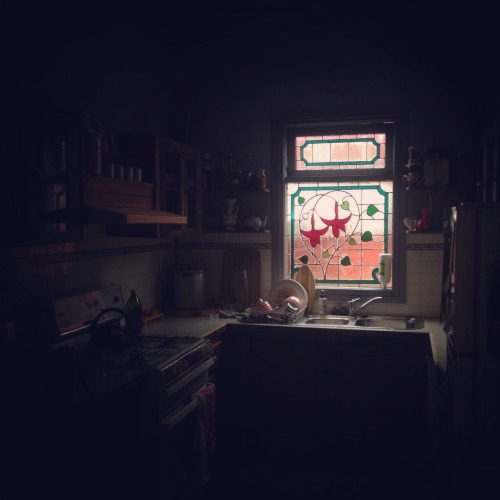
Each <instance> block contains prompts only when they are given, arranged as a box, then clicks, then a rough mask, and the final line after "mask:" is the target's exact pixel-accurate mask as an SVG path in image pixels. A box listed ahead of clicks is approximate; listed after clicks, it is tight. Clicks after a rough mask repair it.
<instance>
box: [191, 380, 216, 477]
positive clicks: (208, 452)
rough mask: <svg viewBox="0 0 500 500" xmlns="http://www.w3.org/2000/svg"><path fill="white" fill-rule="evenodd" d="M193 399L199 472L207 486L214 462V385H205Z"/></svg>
mask: <svg viewBox="0 0 500 500" xmlns="http://www.w3.org/2000/svg"><path fill="white" fill-rule="evenodd" d="M195 398H196V399H197V400H198V405H199V408H200V411H199V426H200V446H201V450H200V451H201V461H202V463H201V472H202V481H203V484H207V482H208V479H209V476H210V469H211V467H212V464H213V462H214V460H215V444H216V443H215V384H210V383H209V384H205V386H204V387H203V388H202V389H200V390H199V391H198V392H197V393H196V395H195Z"/></svg>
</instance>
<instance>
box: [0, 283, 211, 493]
mask: <svg viewBox="0 0 500 500" xmlns="http://www.w3.org/2000/svg"><path fill="white" fill-rule="evenodd" d="M91 297H92V300H90V299H89V296H86V295H85V296H82V295H78V298H77V299H75V296H73V297H72V298H71V300H70V302H69V303H66V304H65V305H64V303H61V301H58V302H57V307H55V309H54V311H55V315H56V316H58V317H59V319H58V320H57V321H56V323H57V324H58V325H59V326H61V325H63V324H64V325H70V326H68V327H67V332H68V333H67V334H66V333H65V332H64V331H63V330H64V328H59V329H58V333H57V334H56V335H55V336H52V338H56V339H57V340H56V341H55V342H52V343H51V344H50V345H49V346H48V348H46V349H44V352H43V353H37V355H36V358H37V359H38V360H39V361H37V363H36V368H35V365H34V364H33V365H32V366H33V373H32V374H31V375H30V376H29V377H26V380H27V382H26V388H25V391H26V397H24V398H23V399H24V400H25V401H29V398H30V396H29V395H28V392H29V391H31V390H33V392H36V393H37V394H42V396H40V397H39V398H38V402H37V405H31V406H30V403H28V402H27V403H26V410H23V412H24V413H28V412H29V414H30V417H29V418H28V417H27V416H23V421H29V422H30V425H31V430H30V434H29V438H28V437H26V438H25V441H26V449H27V450H28V449H29V459H28V454H25V455H24V457H23V458H22V459H20V461H19V464H17V463H16V464H13V466H12V468H13V469H14V468H15V469H16V471H19V474H20V475H22V477H24V475H26V477H34V473H35V472H36V477H37V478H39V479H37V481H31V483H30V481H24V482H23V483H19V482H18V481H17V482H16V484H13V486H12V491H15V490H16V488H17V489H19V490H20V491H21V490H22V488H26V489H27V491H25V493H26V494H28V493H29V494H30V495H36V496H43V495H44V494H47V495H49V496H50V498H53V499H59V498H69V497H70V498H73V499H76V498H82V499H84V498H85V499H86V500H87V499H88V498H95V499H96V500H100V499H101V498H102V499H106V500H109V499H110V498H120V499H125V500H127V499H129V498H130V499H134V500H137V499H141V500H160V499H172V500H197V499H199V498H201V496H202V494H203V492H204V489H205V487H206V485H207V482H208V477H209V472H210V467H211V463H212V461H213V458H214V457H213V455H214V450H215V386H214V385H213V384H212V383H209V381H208V380H209V369H210V368H211V367H212V366H213V365H214V364H215V362H216V357H215V355H214V352H213V348H212V345H211V343H210V341H208V340H206V339H199V338H195V337H180V336H172V335H169V334H168V332H167V331H165V332H164V333H163V332H161V333H160V334H158V331H159V330H155V332H157V333H156V334H155V335H144V334H141V335H133V336H131V335H125V334H124V332H125V331H126V330H125V328H124V325H123V324H122V323H123V320H124V316H123V315H122V314H117V311H118V312H119V311H121V305H122V303H123V302H122V301H121V291H120V290H119V288H116V287H115V290H114V292H113V293H111V292H110V290H109V289H107V290H106V293H105V294H100V293H99V292H98V291H95V290H94V291H92V293H91ZM96 297H97V298H96ZM103 297H105V299H103ZM82 299H83V300H85V301H86V302H85V303H86V304H87V306H85V307H83V306H82V307H76V302H78V303H79V302H80V301H81V300H82ZM75 301H76V302H75ZM89 306H91V307H92V308H97V309H98V310H99V313H98V315H100V317H101V318H105V321H102V322H101V321H98V322H93V321H89V317H90V316H94V317H96V316H95V312H96V311H95V310H93V311H92V314H89V312H88V308H89ZM108 306H112V307H111V308H109V309H112V311H110V314H108V313H106V312H105V313H104V314H102V312H103V311H107V309H108ZM75 311H77V312H76V313H75ZM81 311H85V317H75V315H79V314H80V312H81ZM68 314H70V315H71V316H72V317H71V318H67V321H66V320H64V319H62V318H64V316H65V315H68ZM75 326H76V327H75ZM40 360H42V361H40ZM33 382H36V384H39V385H40V387H39V388H37V389H33V387H34V384H33ZM12 420H13V421H14V420H16V419H15V418H13V419H12ZM16 431H17V429H16ZM19 432H20V433H25V430H24V429H19ZM25 435H26V434H25ZM16 439H17V438H16ZM13 441H14V439H13ZM13 447H18V446H17V444H14V445H13ZM49 452H50V453H49ZM23 461H24V464H23ZM28 463H30V464H33V465H32V466H30V467H27V466H26V464H28ZM23 471H24V472H23ZM16 473H17V472H16ZM26 473H28V474H26ZM13 483H14V479H13ZM20 486H21V487H20ZM31 488H32V489H31ZM23 496H24V497H26V495H21V496H20V497H17V498H23ZM5 498H6V499H9V498H12V499H14V498H16V497H15V496H13V495H12V496H10V497H9V495H6V496H5Z"/></svg>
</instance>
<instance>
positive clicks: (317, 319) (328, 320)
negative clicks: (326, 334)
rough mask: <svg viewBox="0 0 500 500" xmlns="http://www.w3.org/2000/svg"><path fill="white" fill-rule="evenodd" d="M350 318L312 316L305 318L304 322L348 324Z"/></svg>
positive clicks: (309, 323) (311, 323)
mask: <svg viewBox="0 0 500 500" xmlns="http://www.w3.org/2000/svg"><path fill="white" fill-rule="evenodd" d="M350 321H351V318H338V317H335V316H318V317H314V318H306V320H305V323H307V324H308V325H344V326H346V325H348V324H349V322H350Z"/></svg>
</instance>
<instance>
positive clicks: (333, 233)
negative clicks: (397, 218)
mask: <svg viewBox="0 0 500 500" xmlns="http://www.w3.org/2000/svg"><path fill="white" fill-rule="evenodd" d="M351 129H352V130H349V131H347V132H346V130H345V127H344V130H342V132H341V133H338V134H337V133H334V134H331V133H330V134H327V133H321V134H314V135H313V134H310V135H309V134H300V133H296V134H295V135H293V136H292V137H291V140H290V138H289V142H288V145H289V157H288V161H289V165H292V168H289V169H288V178H287V180H286V183H285V192H284V194H285V209H284V233H285V251H286V257H285V274H286V276H287V277H292V278H293V276H294V274H295V272H296V271H297V270H298V269H299V268H300V267H301V266H302V265H304V264H307V265H308V266H309V267H310V268H311V270H312V272H313V275H314V277H315V280H316V284H317V285H318V286H323V287H324V288H367V289H370V288H374V289H380V287H381V285H380V282H379V280H378V271H379V269H378V262H379V255H380V254H381V253H391V254H392V252H393V230H392V228H393V213H394V210H393V202H394V193H393V176H392V163H391V161H390V157H389V158H388V153H390V150H391V147H392V143H391V142H390V141H391V140H392V136H391V134H390V133H387V131H386V129H385V128H384V127H381V128H380V130H375V131H369V132H366V131H365V130H363V129H362V127H357V128H356V125H354V126H352V127H351ZM332 130H333V127H332ZM388 141H389V144H388ZM292 144H293V147H292V146H291V145H292ZM388 288H391V283H389V285H388Z"/></svg>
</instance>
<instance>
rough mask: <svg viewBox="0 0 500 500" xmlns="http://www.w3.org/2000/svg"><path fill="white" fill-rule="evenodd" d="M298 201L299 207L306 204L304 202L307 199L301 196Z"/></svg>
mask: <svg viewBox="0 0 500 500" xmlns="http://www.w3.org/2000/svg"><path fill="white" fill-rule="evenodd" d="M297 201H298V202H299V205H302V204H303V203H304V201H306V199H305V198H304V197H303V196H299V197H298V198H297Z"/></svg>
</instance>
